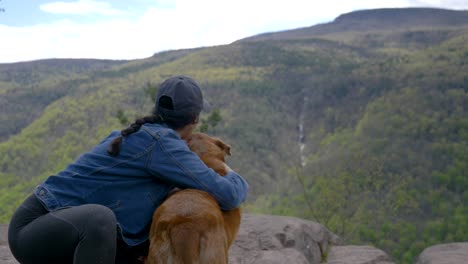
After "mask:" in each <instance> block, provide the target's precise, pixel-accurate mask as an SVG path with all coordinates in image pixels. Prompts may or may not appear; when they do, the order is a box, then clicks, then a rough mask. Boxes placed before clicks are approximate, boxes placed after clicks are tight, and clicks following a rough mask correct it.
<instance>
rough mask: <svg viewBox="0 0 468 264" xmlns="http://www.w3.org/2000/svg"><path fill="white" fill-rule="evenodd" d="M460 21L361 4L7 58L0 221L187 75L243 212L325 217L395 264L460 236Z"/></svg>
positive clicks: (456, 15)
mask: <svg viewBox="0 0 468 264" xmlns="http://www.w3.org/2000/svg"><path fill="white" fill-rule="evenodd" d="M388 17H395V19H393V20H392V21H394V22H391V21H390V20H389V18H388ZM435 18H437V19H435ZM467 21H468V14H467V12H466V11H452V10H438V9H378V10H365V11H358V12H353V13H350V14H345V15H342V16H340V17H338V18H337V19H336V20H335V21H333V22H331V23H328V24H322V25H316V26H312V27H309V28H303V29H297V30H291V31H285V32H276V33H269V34H262V35H259V36H253V37H251V38H246V39H243V40H239V41H237V42H235V43H232V44H230V45H224V46H216V47H207V48H199V49H189V50H174V51H167V52H163V53H158V54H155V55H154V56H153V57H151V58H147V59H143V60H134V61H98V60H66V61H65V60H46V61H35V62H22V63H14V64H0V101H1V102H0V108H1V115H0V118H1V120H2V122H0V169H1V170H0V220H1V221H2V222H5V223H6V222H8V220H9V217H10V216H11V214H12V212H13V210H14V208H15V207H16V206H17V205H18V204H19V203H20V202H21V201H22V199H23V198H24V197H25V196H26V195H28V193H30V192H31V191H32V190H33V189H34V187H35V186H36V185H37V184H38V183H39V182H40V181H42V180H44V179H45V178H46V177H47V176H49V175H53V174H54V173H56V172H57V171H59V170H61V169H63V168H64V167H65V166H66V164H67V163H69V162H71V161H73V160H74V159H75V158H76V157H77V156H78V155H80V153H82V152H83V151H85V150H87V149H89V148H91V147H92V146H93V145H94V144H96V143H97V142H99V140H100V139H101V138H102V137H104V136H106V135H107V134H108V133H109V131H110V130H111V129H117V130H119V129H122V128H123V127H125V126H126V125H128V123H130V122H132V121H133V119H135V118H136V117H139V116H142V115H145V114H147V113H149V111H150V110H151V107H152V99H151V95H152V94H154V91H155V89H156V87H157V85H158V84H159V83H160V82H161V81H162V80H163V79H165V78H166V77H168V76H171V75H174V74H186V75H190V76H193V77H194V78H195V79H196V80H198V81H199V83H200V84H201V86H202V87H203V90H204V93H205V97H206V98H207V99H208V101H210V103H211V104H212V105H213V108H215V109H217V111H213V112H212V113H208V114H205V115H204V116H203V119H204V120H205V121H206V122H205V124H210V121H213V122H211V124H216V125H215V126H209V127H208V132H209V133H210V134H213V135H216V136H219V137H221V138H223V139H224V140H225V141H226V142H228V143H229V144H231V145H232V157H230V159H229V164H230V166H231V167H232V168H234V169H236V170H237V171H238V172H240V173H241V174H242V175H244V176H245V178H247V180H248V181H249V183H250V185H251V190H250V193H249V197H248V201H247V203H246V205H245V206H244V210H246V211H247V212H259V213H270V214H271V213H273V214H280V215H291V216H297V217H301V218H305V219H311V220H315V221H318V222H320V223H322V224H324V225H326V226H327V227H328V228H329V229H330V230H331V231H333V232H334V233H336V234H339V235H340V236H342V237H343V238H344V239H345V240H346V241H347V242H348V243H356V244H357V243H360V244H373V245H375V246H377V247H379V248H382V249H384V250H385V251H387V252H388V253H389V254H391V255H392V256H393V258H394V259H395V260H396V261H397V262H399V263H412V261H413V258H414V257H415V256H417V255H418V254H419V253H420V252H421V251H422V249H423V248H425V247H427V246H430V245H433V244H437V243H442V242H452V241H468V207H467V205H468V192H467V189H468V175H467V174H468V22H467ZM363 25H369V26H368V27H363ZM56 65H66V66H60V67H56ZM215 113H216V115H218V116H220V117H221V121H219V122H215V121H216V119H217V118H216V117H217V116H215V115H214V114H215Z"/></svg>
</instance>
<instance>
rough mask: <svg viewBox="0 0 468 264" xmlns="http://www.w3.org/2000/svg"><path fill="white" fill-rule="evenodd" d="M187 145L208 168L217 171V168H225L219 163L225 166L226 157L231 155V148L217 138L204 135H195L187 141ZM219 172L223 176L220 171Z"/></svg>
mask: <svg viewBox="0 0 468 264" xmlns="http://www.w3.org/2000/svg"><path fill="white" fill-rule="evenodd" d="M187 145H188V146H189V148H190V150H192V151H193V152H195V153H196V154H197V155H198V156H199V157H200V158H201V160H203V162H205V164H206V165H208V167H211V168H213V169H215V170H216V168H221V167H223V168H224V166H220V165H219V163H223V164H224V162H225V157H226V155H231V146H229V145H228V144H226V143H224V142H223V141H222V140H221V139H219V138H217V137H211V136H208V135H207V134H204V133H194V134H193V135H192V136H191V137H190V138H189V139H187ZM217 172H218V173H220V174H223V173H222V172H220V171H217Z"/></svg>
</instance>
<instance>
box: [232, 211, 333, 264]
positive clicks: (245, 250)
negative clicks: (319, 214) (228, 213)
mask: <svg viewBox="0 0 468 264" xmlns="http://www.w3.org/2000/svg"><path fill="white" fill-rule="evenodd" d="M340 243H341V242H340V240H339V238H338V237H337V236H336V235H334V234H333V233H331V232H330V231H328V229H326V228H325V227H324V226H323V225H321V224H318V223H315V222H311V221H306V220H302V219H299V218H294V217H286V216H274V215H255V214H244V215H243V216H242V222H241V228H240V230H239V233H238V235H237V239H236V241H234V244H233V245H232V246H231V249H230V251H229V263H231V264H250V263H265V264H266V263H271V264H276V263H278V264H280V263H289V264H293V263H297V264H302V263H320V262H321V261H322V255H323V253H325V252H326V251H327V250H328V249H329V247H330V246H331V245H332V244H335V245H336V244H340Z"/></svg>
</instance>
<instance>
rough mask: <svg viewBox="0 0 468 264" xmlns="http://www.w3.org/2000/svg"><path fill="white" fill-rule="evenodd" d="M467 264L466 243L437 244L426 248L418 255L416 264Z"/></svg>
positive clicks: (467, 250) (467, 251)
mask: <svg viewBox="0 0 468 264" xmlns="http://www.w3.org/2000/svg"><path fill="white" fill-rule="evenodd" d="M462 263H468V242H462V243H448V244H439V245H435V246H431V247H428V248H426V249H424V251H423V252H422V253H421V255H419V257H418V261H417V262H416V264H462Z"/></svg>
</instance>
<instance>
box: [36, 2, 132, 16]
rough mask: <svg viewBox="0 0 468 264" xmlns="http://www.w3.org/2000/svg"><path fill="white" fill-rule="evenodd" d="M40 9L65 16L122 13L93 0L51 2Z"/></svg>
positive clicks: (104, 3)
mask: <svg viewBox="0 0 468 264" xmlns="http://www.w3.org/2000/svg"><path fill="white" fill-rule="evenodd" d="M40 9H41V10H42V11H44V12H49V13H53V14H66V15H89V14H99V15H106V16H112V15H120V14H123V13H124V12H123V11H121V10H117V9H114V8H112V7H111V5H110V4H109V3H107V2H99V1H93V0H79V1H76V2H52V3H47V4H43V5H41V6H40Z"/></svg>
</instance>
